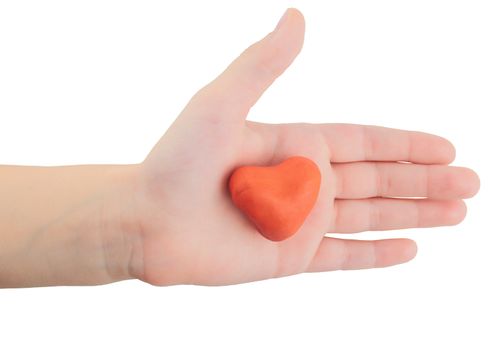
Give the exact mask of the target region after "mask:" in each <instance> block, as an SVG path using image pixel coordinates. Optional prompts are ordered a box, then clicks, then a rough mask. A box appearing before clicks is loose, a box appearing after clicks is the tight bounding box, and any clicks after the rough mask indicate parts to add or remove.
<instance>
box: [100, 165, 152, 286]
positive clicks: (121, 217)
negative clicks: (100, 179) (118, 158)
mask: <svg viewBox="0 0 503 350" xmlns="http://www.w3.org/2000/svg"><path fill="white" fill-rule="evenodd" d="M140 167H141V165H140V164H131V165H123V166H118V167H115V166H113V167H111V168H110V169H108V170H107V172H106V175H105V178H106V180H105V181H106V182H107V183H108V188H109V191H107V193H106V194H105V195H104V196H103V204H102V209H101V213H100V224H99V225H100V227H101V230H100V236H101V242H102V250H103V257H104V262H105V269H106V273H107V275H108V276H109V278H110V282H115V281H120V280H127V279H136V278H137V279H141V278H142V275H143V237H142V228H141V227H142V225H141V214H140V213H141V208H140V206H141V203H140V200H139V198H140V196H141V193H142V192H141V186H140V181H139V180H140V178H139V172H140Z"/></svg>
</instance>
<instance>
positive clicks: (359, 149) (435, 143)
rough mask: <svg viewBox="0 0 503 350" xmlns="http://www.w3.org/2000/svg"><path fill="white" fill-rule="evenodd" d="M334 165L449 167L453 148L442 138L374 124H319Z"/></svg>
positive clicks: (453, 156) (453, 154)
mask: <svg viewBox="0 0 503 350" xmlns="http://www.w3.org/2000/svg"><path fill="white" fill-rule="evenodd" d="M319 127H320V131H321V133H322V134H323V136H324V138H325V140H326V143H327V146H328V148H329V150H330V161H331V162H332V163H346V162H361V161H406V162H411V163H418V164H449V163H451V162H452V161H453V160H454V158H455V155H456V151H455V149H454V146H453V145H452V144H451V143H450V142H449V141H448V140H446V139H444V138H443V137H440V136H436V135H432V134H427V133H424V132H419V131H406V130H399V129H391V128H384V127H380V126H371V125H353V124H320V125H319Z"/></svg>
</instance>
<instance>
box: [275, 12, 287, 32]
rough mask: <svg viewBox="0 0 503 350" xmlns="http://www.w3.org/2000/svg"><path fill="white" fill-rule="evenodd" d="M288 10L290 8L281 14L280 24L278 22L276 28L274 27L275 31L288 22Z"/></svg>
mask: <svg viewBox="0 0 503 350" xmlns="http://www.w3.org/2000/svg"><path fill="white" fill-rule="evenodd" d="M288 10H289V9H286V11H285V13H283V16H281V18H280V20H279V22H278V24H276V28H274V31H275V32H276V31H278V30H279V29H280V28H281V26H282V25H283V24H284V23H285V22H286V19H287V17H288Z"/></svg>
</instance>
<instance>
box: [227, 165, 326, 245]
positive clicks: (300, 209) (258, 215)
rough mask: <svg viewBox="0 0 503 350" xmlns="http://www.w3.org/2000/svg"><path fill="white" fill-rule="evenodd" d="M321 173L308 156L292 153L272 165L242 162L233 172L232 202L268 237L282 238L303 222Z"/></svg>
mask: <svg viewBox="0 0 503 350" xmlns="http://www.w3.org/2000/svg"><path fill="white" fill-rule="evenodd" d="M320 183H321V173H320V170H319V169H318V166H317V165H316V164H315V163H314V162H313V161H312V160H310V159H308V158H305V157H300V156H295V157H291V158H288V159H286V160H284V161H283V162H282V163H280V164H278V165H275V166H268V167H260V166H243V167H240V168H237V169H236V170H234V172H233V173H232V175H231V177H230V180H229V190H230V193H231V198H232V201H233V202H234V204H235V205H236V206H237V207H238V208H239V209H241V211H243V212H244V213H245V214H246V216H247V217H248V218H249V219H250V220H251V221H252V222H253V223H254V224H255V226H256V227H257V228H258V230H259V231H260V233H261V234H262V235H263V236H264V237H265V238H267V239H269V240H271V241H282V240H285V239H287V238H288V237H290V236H292V235H293V234H294V233H295V232H297V231H298V230H299V228H300V227H301V226H302V224H303V223H304V221H305V220H306V217H307V216H308V215H309V213H310V212H311V210H312V209H313V206H314V204H315V203H316V199H317V198H318V192H319V190H320Z"/></svg>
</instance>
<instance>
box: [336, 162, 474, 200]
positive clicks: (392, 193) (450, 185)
mask: <svg viewBox="0 0 503 350" xmlns="http://www.w3.org/2000/svg"><path fill="white" fill-rule="evenodd" d="M332 171H333V175H334V177H335V189H334V191H335V198H342V199H361V198H372V197H401V198H409V197H413V198H415V197H419V198H432V199H463V198H470V197H472V196H473V195H475V193H476V192H477V190H478V186H479V185H478V184H479V180H478V177H477V175H476V174H475V172H473V170H471V169H467V168H460V167H453V166H444V165H419V164H407V163H388V162H356V163H343V164H332Z"/></svg>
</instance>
